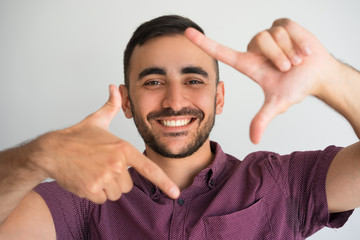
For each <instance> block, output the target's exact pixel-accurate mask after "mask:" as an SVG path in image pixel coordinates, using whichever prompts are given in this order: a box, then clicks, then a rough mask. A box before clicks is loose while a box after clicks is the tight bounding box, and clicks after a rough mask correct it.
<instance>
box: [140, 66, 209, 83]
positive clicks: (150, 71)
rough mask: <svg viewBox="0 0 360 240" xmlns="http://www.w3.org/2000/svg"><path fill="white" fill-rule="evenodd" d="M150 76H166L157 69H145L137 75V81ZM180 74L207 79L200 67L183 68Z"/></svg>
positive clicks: (163, 71)
mask: <svg viewBox="0 0 360 240" xmlns="http://www.w3.org/2000/svg"><path fill="white" fill-rule="evenodd" d="M151 74H156V75H162V76H166V71H165V70H164V69H162V68H158V67H150V68H145V69H144V70H142V71H141V72H140V73H139V75H138V80H140V79H142V78H143V77H146V76H148V75H151ZM181 74H198V75H201V76H203V77H205V78H209V74H208V73H207V72H206V71H205V70H204V69H202V68H201V67H193V66H189V67H184V68H182V69H181Z"/></svg>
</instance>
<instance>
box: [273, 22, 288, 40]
mask: <svg viewBox="0 0 360 240" xmlns="http://www.w3.org/2000/svg"><path fill="white" fill-rule="evenodd" d="M286 34H287V33H286V30H285V28H284V27H282V26H280V27H275V28H273V29H272V31H271V35H272V37H273V38H274V39H275V41H277V42H281V41H282V40H284V39H285V37H286Z"/></svg>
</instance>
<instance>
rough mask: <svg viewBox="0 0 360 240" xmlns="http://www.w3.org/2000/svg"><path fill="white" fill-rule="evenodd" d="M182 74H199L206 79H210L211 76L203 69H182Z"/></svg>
mask: <svg viewBox="0 0 360 240" xmlns="http://www.w3.org/2000/svg"><path fill="white" fill-rule="evenodd" d="M181 73H182V74H199V75H201V76H203V77H205V78H209V74H208V73H207V72H206V71H205V70H204V69H202V68H201V67H192V66H190V67H184V68H182V69H181Z"/></svg>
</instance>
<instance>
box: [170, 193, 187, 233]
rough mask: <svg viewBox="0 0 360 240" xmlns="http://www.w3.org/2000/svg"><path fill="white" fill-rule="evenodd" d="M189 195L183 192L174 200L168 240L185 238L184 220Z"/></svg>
mask: <svg viewBox="0 0 360 240" xmlns="http://www.w3.org/2000/svg"><path fill="white" fill-rule="evenodd" d="M189 201H190V195H189V194H186V192H183V193H181V194H180V196H179V198H178V199H176V200H174V204H173V213H172V218H171V224H170V234H169V237H170V238H169V239H170V240H178V239H185V222H186V218H187V212H188V209H189Z"/></svg>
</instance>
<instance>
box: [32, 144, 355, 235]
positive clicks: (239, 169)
mask: <svg viewBox="0 0 360 240" xmlns="http://www.w3.org/2000/svg"><path fill="white" fill-rule="evenodd" d="M211 148H212V151H213V152H214V153H215V159H214V162H213V163H212V164H211V165H210V166H209V167H208V168H206V169H204V170H203V171H201V172H200V173H199V174H198V175H197V176H196V177H195V179H194V181H193V184H192V185H191V186H190V187H188V188H187V189H185V190H183V191H182V192H181V195H180V197H179V199H177V200H172V199H170V198H168V197H167V196H165V195H164V194H162V192H161V191H160V190H159V189H158V188H157V187H156V186H154V185H153V184H152V183H150V182H149V181H148V180H146V179H144V178H143V177H142V176H140V175H139V174H138V173H137V172H136V171H135V170H134V169H130V170H129V171H130V173H131V176H132V179H133V181H134V188H133V189H132V190H131V192H129V193H127V194H124V195H122V197H121V198H120V199H119V200H118V201H114V202H112V201H107V202H106V203H104V204H101V205H98V204H94V203H92V202H90V201H88V200H86V199H81V198H79V197H77V196H76V195H74V194H72V193H69V192H67V191H64V190H62V189H61V188H60V187H59V186H58V185H57V183H56V182H52V183H43V184H40V185H39V186H37V187H36V188H35V191H36V192H37V193H39V194H40V195H41V196H42V197H43V198H44V200H45V201H46V203H47V205H48V207H49V209H50V211H51V214H52V216H53V220H54V223H55V229H56V234H57V238H58V239H156V240H159V239H176V240H178V239H261V240H263V239H271V240H274V239H304V238H305V237H307V236H310V235H311V234H313V233H315V232H316V231H318V230H319V229H321V228H322V227H324V226H328V227H341V226H342V225H343V224H344V223H345V222H346V220H347V219H348V217H349V216H350V215H351V213H352V211H348V212H344V213H337V214H329V213H328V208H327V200H326V193H325V181H326V174H327V171H328V168H329V166H330V164H331V161H332V160H333V158H334V156H335V155H336V153H337V152H338V151H339V150H340V148H337V147H333V146H331V147H328V148H326V149H325V150H324V151H312V152H294V153H292V154H290V155H285V156H280V155H278V154H275V153H271V152H255V153H252V154H250V155H248V156H247V157H246V158H245V159H244V160H243V161H239V160H238V159H236V158H234V157H232V156H230V155H227V154H225V153H224V152H223V151H222V150H221V148H220V146H219V145H218V144H217V143H214V142H212V143H211Z"/></svg>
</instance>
